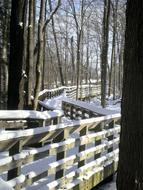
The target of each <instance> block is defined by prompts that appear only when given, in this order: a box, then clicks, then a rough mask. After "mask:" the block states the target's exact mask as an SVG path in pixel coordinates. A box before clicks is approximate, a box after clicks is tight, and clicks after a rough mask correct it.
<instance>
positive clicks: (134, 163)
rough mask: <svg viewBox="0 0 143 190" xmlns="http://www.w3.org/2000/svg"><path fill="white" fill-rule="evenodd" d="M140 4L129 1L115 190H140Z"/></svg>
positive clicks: (142, 81) (142, 133)
mask: <svg viewBox="0 0 143 190" xmlns="http://www.w3.org/2000/svg"><path fill="white" fill-rule="evenodd" d="M142 10H143V1H140V0H128V1H127V15H126V36H125V54H124V79H123V99H122V121H121V126H122V129H121V138H120V155H119V167H118V176H117V189H118V190H142V189H143V99H142V98H143V52H142V51H143V11H142Z"/></svg>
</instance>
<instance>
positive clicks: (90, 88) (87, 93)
mask: <svg viewBox="0 0 143 190" xmlns="http://www.w3.org/2000/svg"><path fill="white" fill-rule="evenodd" d="M62 93H66V95H67V97H68V98H73V99H75V98H76V86H71V87H66V86H63V87H59V88H55V89H52V90H48V89H47V90H43V91H42V92H41V93H40V94H39V100H41V101H42V100H44V99H46V98H47V99H51V98H53V97H56V96H59V95H61V94H62ZM99 94H100V85H97V84H95V85H82V86H79V92H78V99H85V98H89V97H95V96H97V95H99Z"/></svg>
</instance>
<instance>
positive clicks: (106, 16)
mask: <svg viewBox="0 0 143 190" xmlns="http://www.w3.org/2000/svg"><path fill="white" fill-rule="evenodd" d="M109 17H110V0H104V16H103V34H102V35H103V36H102V50H101V51H102V53H101V105H102V107H105V106H106V88H107V87H106V85H107V65H108V56H107V54H108V35H109Z"/></svg>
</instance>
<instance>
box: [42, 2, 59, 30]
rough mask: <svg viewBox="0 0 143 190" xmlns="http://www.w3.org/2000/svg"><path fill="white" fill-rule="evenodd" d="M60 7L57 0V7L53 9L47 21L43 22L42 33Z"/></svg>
mask: <svg viewBox="0 0 143 190" xmlns="http://www.w3.org/2000/svg"><path fill="white" fill-rule="evenodd" d="M60 5H61V0H58V2H57V6H56V7H55V9H54V10H53V11H52V12H51V13H50V15H49V18H47V20H46V21H45V24H44V27H43V31H44V30H45V29H46V27H47V24H48V23H49V22H50V20H51V19H52V18H53V16H54V14H55V13H56V12H57V10H58V8H59V7H60Z"/></svg>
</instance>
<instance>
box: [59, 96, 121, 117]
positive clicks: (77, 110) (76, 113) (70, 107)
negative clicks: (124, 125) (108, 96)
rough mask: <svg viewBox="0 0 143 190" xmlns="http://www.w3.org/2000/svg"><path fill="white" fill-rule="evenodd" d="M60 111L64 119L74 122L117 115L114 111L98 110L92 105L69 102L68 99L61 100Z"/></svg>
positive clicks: (74, 101) (76, 101) (81, 102)
mask: <svg viewBox="0 0 143 190" xmlns="http://www.w3.org/2000/svg"><path fill="white" fill-rule="evenodd" d="M62 110H63V111H64V115H65V116H66V117H68V118H70V119H75V120H79V119H88V118H91V117H99V116H105V115H112V114H114V113H118V112H116V111H115V110H114V111H112V110H108V109H105V108H104V109H103V108H98V107H96V106H94V105H93V104H89V103H87V102H83V101H80V100H73V99H72V100H71V99H69V98H64V99H63V101H62Z"/></svg>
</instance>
